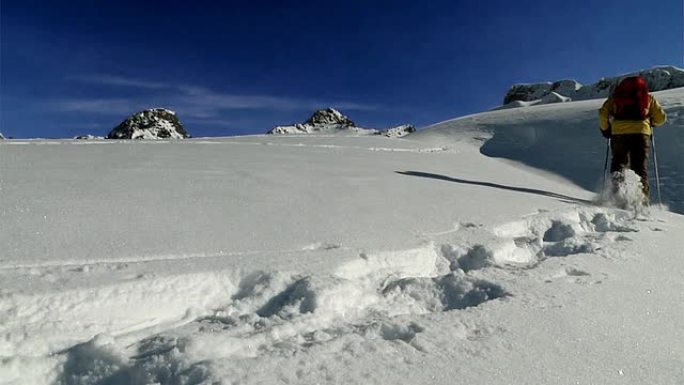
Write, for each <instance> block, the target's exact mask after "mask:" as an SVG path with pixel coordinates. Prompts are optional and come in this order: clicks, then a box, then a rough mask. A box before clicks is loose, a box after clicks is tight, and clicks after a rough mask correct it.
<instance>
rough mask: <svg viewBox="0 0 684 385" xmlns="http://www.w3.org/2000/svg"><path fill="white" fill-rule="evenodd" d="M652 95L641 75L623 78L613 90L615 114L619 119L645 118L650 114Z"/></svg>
mask: <svg viewBox="0 0 684 385" xmlns="http://www.w3.org/2000/svg"><path fill="white" fill-rule="evenodd" d="M650 102H651V96H650V95H649V93H648V84H646V80H644V78H642V77H641V76H630V77H627V78H624V79H622V81H620V83H619V84H618V85H617V87H615V91H613V104H614V105H615V111H614V113H613V116H614V117H615V119H617V120H644V119H646V116H647V115H648V105H649V103H650Z"/></svg>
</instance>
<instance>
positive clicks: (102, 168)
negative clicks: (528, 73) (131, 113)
mask: <svg viewBox="0 0 684 385" xmlns="http://www.w3.org/2000/svg"><path fill="white" fill-rule="evenodd" d="M656 97H657V98H658V99H659V100H660V101H661V102H662V103H663V104H664V105H665V107H666V109H667V111H668V114H669V118H670V121H669V123H668V124H667V125H666V126H664V127H661V128H658V129H656V140H657V145H658V147H657V149H658V160H659V162H660V166H661V177H662V179H663V198H664V200H665V201H666V203H667V204H668V205H669V206H670V207H671V208H672V209H673V210H676V211H678V212H679V213H680V214H681V212H682V211H681V207H682V206H681V200H680V199H681V196H682V195H681V191H682V190H681V185H682V184H681V181H682V179H681V178H682V175H683V172H682V166H683V165H684V163H683V162H681V154H682V149H684V144H683V143H682V141H681V138H682V136H681V135H682V132H684V130H683V129H684V127H683V126H684V121H682V120H681V119H680V118H679V115H680V112H681V111H680V108H681V105H682V104H683V102H684V93H683V92H682V91H667V92H662V93H656ZM598 106H599V101H587V102H577V103H569V104H552V105H543V106H533V107H530V108H529V109H525V110H502V111H495V112H489V113H484V114H478V115H473V116H470V117H466V118H462V119H458V120H454V121H448V122H444V123H441V124H437V125H435V126H433V127H430V128H427V129H425V130H422V131H420V132H417V133H415V134H412V135H410V136H408V137H406V138H404V139H395V138H386V137H378V136H337V135H315V136H273V135H264V136H252V137H238V138H224V139H202V140H200V139H190V140H187V141H182V142H180V141H173V140H170V141H164V140H160V141H154V142H136V141H104V140H97V139H95V140H89V141H67V140H65V141H17V140H12V141H4V142H2V143H0V193H1V194H2V206H1V207H0V245H2V248H1V249H0V260H1V261H2V264H1V266H0V336H2V338H0V357H1V358H0V382H2V383H7V384H115V385H119V384H151V383H160V384H214V383H223V384H236V383H241V384H257V383H268V384H276V383H297V384H314V383H316V384H320V383H329V384H333V383H345V384H346V383H363V384H388V383H389V384H395V383H396V384H417V383H430V384H453V383H467V384H511V383H534V384H547V383H571V384H576V383H579V384H588V383H600V384H623V383H649V384H651V383H652V384H680V383H682V382H684V371H683V370H682V368H683V367H684V365H683V364H684V345H683V344H682V343H681V341H684V329H683V328H682V327H681V322H682V321H681V320H682V319H684V308H682V307H681V303H682V302H683V301H684V282H683V281H682V279H681V277H682V275H683V274H684V258H682V252H681V250H682V248H683V247H684V238H683V237H682V236H681V235H682V234H684V232H683V231H684V219H683V218H684V217H682V215H680V214H676V213H669V212H665V211H661V210H659V209H657V208H651V209H650V210H649V212H646V213H639V215H637V217H635V214H634V213H633V212H632V211H629V210H627V211H625V210H619V209H616V208H611V207H602V206H596V205H594V204H592V203H591V201H592V199H593V198H594V197H595V196H596V194H595V193H594V191H595V190H596V189H597V186H599V184H600V181H601V179H602V168H603V160H604V158H603V157H604V156H605V153H604V152H603V151H604V149H605V148H604V145H605V142H604V141H603V139H602V138H601V137H600V135H599V133H598V131H597V130H598V128H597V123H596V115H597V109H598ZM652 190H653V191H654V192H655V189H652Z"/></svg>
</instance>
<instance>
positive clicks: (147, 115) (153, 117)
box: [107, 108, 188, 139]
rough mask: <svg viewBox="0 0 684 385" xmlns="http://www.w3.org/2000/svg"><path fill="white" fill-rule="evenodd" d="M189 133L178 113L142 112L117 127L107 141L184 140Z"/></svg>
mask: <svg viewBox="0 0 684 385" xmlns="http://www.w3.org/2000/svg"><path fill="white" fill-rule="evenodd" d="M187 137H188V133H187V131H185V128H183V126H182V125H181V123H180V121H179V120H178V117H177V116H176V113H175V112H174V111H171V110H169V109H166V108H153V109H149V110H144V111H140V112H138V113H136V114H133V115H131V116H130V117H129V118H127V119H126V120H124V121H123V122H121V124H119V125H118V126H116V127H115V128H114V129H113V130H112V131H111V132H110V133H109V134H108V135H107V139H184V138H187Z"/></svg>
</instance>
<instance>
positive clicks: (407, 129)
mask: <svg viewBox="0 0 684 385" xmlns="http://www.w3.org/2000/svg"><path fill="white" fill-rule="evenodd" d="M412 132H416V128H415V127H414V126H413V125H412V124H402V125H401V126H397V127H392V128H388V129H386V130H382V131H380V132H378V135H384V136H386V137H388V138H401V137H402V136H406V135H408V134H410V133H412Z"/></svg>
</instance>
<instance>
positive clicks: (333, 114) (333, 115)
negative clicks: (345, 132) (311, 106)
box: [304, 108, 356, 127]
mask: <svg viewBox="0 0 684 385" xmlns="http://www.w3.org/2000/svg"><path fill="white" fill-rule="evenodd" d="M304 124H310V125H314V126H315V125H332V124H337V125H340V126H343V127H356V124H354V122H353V121H352V120H351V119H349V118H348V117H346V116H344V115H342V113H341V112H340V111H337V110H336V109H334V108H326V109H324V110H318V111H316V112H314V114H313V115H311V117H310V118H309V119H308V120H307V121H306V122H304Z"/></svg>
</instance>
